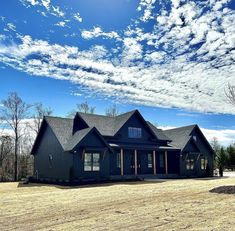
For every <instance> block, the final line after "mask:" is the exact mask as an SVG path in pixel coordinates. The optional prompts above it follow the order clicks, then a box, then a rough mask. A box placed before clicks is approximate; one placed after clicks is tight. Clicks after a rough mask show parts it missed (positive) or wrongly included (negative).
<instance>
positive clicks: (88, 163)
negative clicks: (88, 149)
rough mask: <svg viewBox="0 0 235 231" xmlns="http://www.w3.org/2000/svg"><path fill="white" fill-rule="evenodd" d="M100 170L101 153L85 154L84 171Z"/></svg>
mask: <svg viewBox="0 0 235 231" xmlns="http://www.w3.org/2000/svg"><path fill="white" fill-rule="evenodd" d="M99 170H100V153H85V154H84V171H99Z"/></svg>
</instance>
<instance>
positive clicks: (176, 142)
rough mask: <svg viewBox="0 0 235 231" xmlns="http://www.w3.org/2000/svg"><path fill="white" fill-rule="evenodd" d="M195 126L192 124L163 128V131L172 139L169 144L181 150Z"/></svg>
mask: <svg viewBox="0 0 235 231" xmlns="http://www.w3.org/2000/svg"><path fill="white" fill-rule="evenodd" d="M196 126H197V125H196V124H193V125H189V126H185V127H179V128H174V129H169V130H164V131H163V132H164V134H165V135H166V136H168V137H169V138H170V139H171V140H172V142H171V145H173V146H175V147H177V148H180V149H181V150H182V149H183V148H184V147H185V145H186V144H187V143H188V141H189V140H190V138H191V135H190V134H191V132H192V131H193V129H194V128H195V127H196Z"/></svg>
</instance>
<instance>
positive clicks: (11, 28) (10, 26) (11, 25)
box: [7, 23, 16, 31]
mask: <svg viewBox="0 0 235 231" xmlns="http://www.w3.org/2000/svg"><path fill="white" fill-rule="evenodd" d="M7 27H8V28H9V29H10V30H12V31H16V26H15V25H14V24H13V23H7Z"/></svg>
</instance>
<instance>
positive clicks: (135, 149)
mask: <svg viewBox="0 0 235 231" xmlns="http://www.w3.org/2000/svg"><path fill="white" fill-rule="evenodd" d="M135 175H136V176H137V150H136V149H135Z"/></svg>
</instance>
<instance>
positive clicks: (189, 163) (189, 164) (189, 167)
mask: <svg viewBox="0 0 235 231" xmlns="http://www.w3.org/2000/svg"><path fill="white" fill-rule="evenodd" d="M186 169H187V170H193V169H194V158H192V157H188V158H187V159H186Z"/></svg>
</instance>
